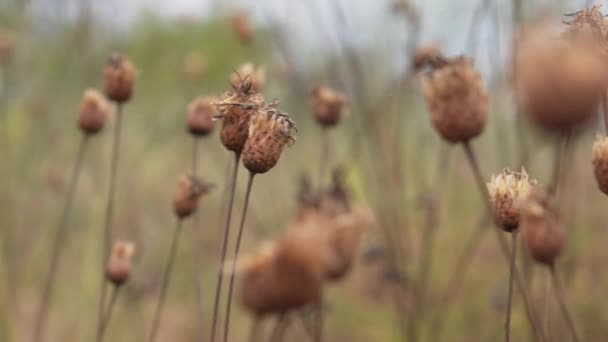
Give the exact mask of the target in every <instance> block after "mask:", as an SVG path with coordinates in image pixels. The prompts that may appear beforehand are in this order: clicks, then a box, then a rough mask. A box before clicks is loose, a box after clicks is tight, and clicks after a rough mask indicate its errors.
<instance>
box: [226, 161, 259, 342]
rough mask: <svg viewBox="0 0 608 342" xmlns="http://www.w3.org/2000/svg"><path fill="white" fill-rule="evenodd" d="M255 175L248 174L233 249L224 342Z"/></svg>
mask: <svg viewBox="0 0 608 342" xmlns="http://www.w3.org/2000/svg"><path fill="white" fill-rule="evenodd" d="M254 177H255V173H253V172H250V173H249V180H248V181H247V190H246V192H245V204H244V206H243V214H242V215H241V223H240V224H239V231H238V235H237V237H236V246H235V248H234V259H232V269H231V272H230V283H229V285H228V304H227V305H226V319H225V320H224V342H227V341H228V333H229V329H230V308H231V307H232V290H233V287H234V273H235V272H236V261H237V258H238V257H239V249H240V248H241V239H242V238H243V227H244V226H245V218H247V208H248V207H249V197H250V195H251V187H252V186H253V178H254Z"/></svg>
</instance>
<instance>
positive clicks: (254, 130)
mask: <svg viewBox="0 0 608 342" xmlns="http://www.w3.org/2000/svg"><path fill="white" fill-rule="evenodd" d="M295 129H296V124H295V122H294V121H293V120H292V119H291V118H290V117H289V115H287V113H283V112H281V111H280V110H278V109H277V108H276V104H272V105H269V106H267V107H265V108H262V109H260V110H258V111H257V112H255V113H254V114H253V115H252V116H251V120H250V122H249V138H248V139H247V142H246V143H245V147H244V148H243V165H245V167H246V168H247V169H248V170H249V171H251V172H252V173H265V172H267V171H268V170H270V169H271V168H272V167H273V166H274V165H275V164H276V163H277V161H279V157H280V156H281V152H283V148H284V147H285V146H286V145H289V144H291V143H293V142H295V138H294V136H293V131H294V130H295Z"/></svg>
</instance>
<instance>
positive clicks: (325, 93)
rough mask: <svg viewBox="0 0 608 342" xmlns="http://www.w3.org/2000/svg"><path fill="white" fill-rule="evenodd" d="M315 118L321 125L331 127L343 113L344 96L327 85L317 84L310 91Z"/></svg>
mask: <svg viewBox="0 0 608 342" xmlns="http://www.w3.org/2000/svg"><path fill="white" fill-rule="evenodd" d="M312 100H313V111H314V114H315V119H317V122H318V123H319V124H321V125H322V126H326V127H332V126H335V125H337V124H338V122H340V119H341V118H342V116H343V115H344V110H345V104H346V97H345V96H344V94H342V93H340V92H338V91H336V90H333V89H331V88H329V87H325V86H319V87H316V88H315V89H313V91H312Z"/></svg>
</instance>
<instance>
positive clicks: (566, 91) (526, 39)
mask: <svg viewBox="0 0 608 342" xmlns="http://www.w3.org/2000/svg"><path fill="white" fill-rule="evenodd" d="M551 32H552V31H551V30H549V29H546V28H537V29H530V30H528V33H527V34H524V35H522V39H521V41H520V42H518V46H519V48H518V49H517V51H518V54H517V56H515V60H516V66H515V77H516V80H517V84H516V90H517V92H516V96H517V101H518V103H519V104H520V106H522V108H524V109H525V112H526V114H528V116H529V117H530V118H531V119H532V121H534V122H535V123H537V124H539V125H540V126H541V127H544V128H546V129H549V130H558V131H559V130H566V129H570V128H572V127H575V126H577V125H581V124H584V123H586V122H587V121H589V120H590V119H591V118H592V117H593V113H594V112H595V109H596V108H597V105H598V103H599V100H600V97H601V95H602V92H603V91H604V90H605V89H606V86H607V85H608V68H607V66H606V63H605V62H604V60H603V59H602V58H601V57H600V56H601V55H600V54H598V53H597V51H596V49H595V48H594V46H593V45H591V44H589V43H588V42H586V41H585V40H571V39H568V40H566V39H556V37H554V36H553V35H552V34H551Z"/></svg>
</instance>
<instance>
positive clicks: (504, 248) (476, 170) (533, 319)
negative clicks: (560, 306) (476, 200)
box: [463, 141, 546, 341]
mask: <svg viewBox="0 0 608 342" xmlns="http://www.w3.org/2000/svg"><path fill="white" fill-rule="evenodd" d="M463 147H464V150H465V154H466V156H467V160H468V162H469V164H470V166H471V169H472V172H473V175H474V177H475V181H476V183H477V186H478V188H479V192H480V193H481V195H482V197H483V202H484V205H485V207H486V210H487V212H488V214H489V215H490V216H491V217H493V216H494V213H493V212H494V211H493V209H492V205H491V204H490V194H489V192H488V188H487V187H486V185H485V182H484V177H483V175H482V173H481V169H480V167H479V163H478V161H477V157H476V155H475V152H474V151H473V148H472V147H471V144H470V142H468V141H467V142H464V143H463ZM493 221H494V220H493ZM494 225H495V229H493V230H494V232H495V233H496V237H497V239H498V244H499V246H500V250H501V252H502V254H503V256H504V257H505V259H506V260H507V262H509V261H510V258H509V256H510V253H509V247H508V244H507V241H506V240H505V237H504V235H502V229H501V228H500V227H499V226H498V225H497V224H496V221H494ZM513 278H514V279H515V282H516V284H517V288H518V290H519V293H520V294H521V296H522V299H523V302H524V307H525V309H526V315H527V316H528V320H529V321H530V324H531V325H532V328H533V329H534V331H535V334H536V336H537V337H538V338H539V340H541V341H546V338H545V335H544V332H543V331H542V330H541V327H540V325H539V323H538V316H537V315H536V312H535V310H534V308H533V306H532V301H531V300H530V296H529V295H528V291H527V290H526V287H525V285H524V283H523V281H522V278H521V276H520V274H519V271H518V269H517V267H515V268H514V270H513Z"/></svg>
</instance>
